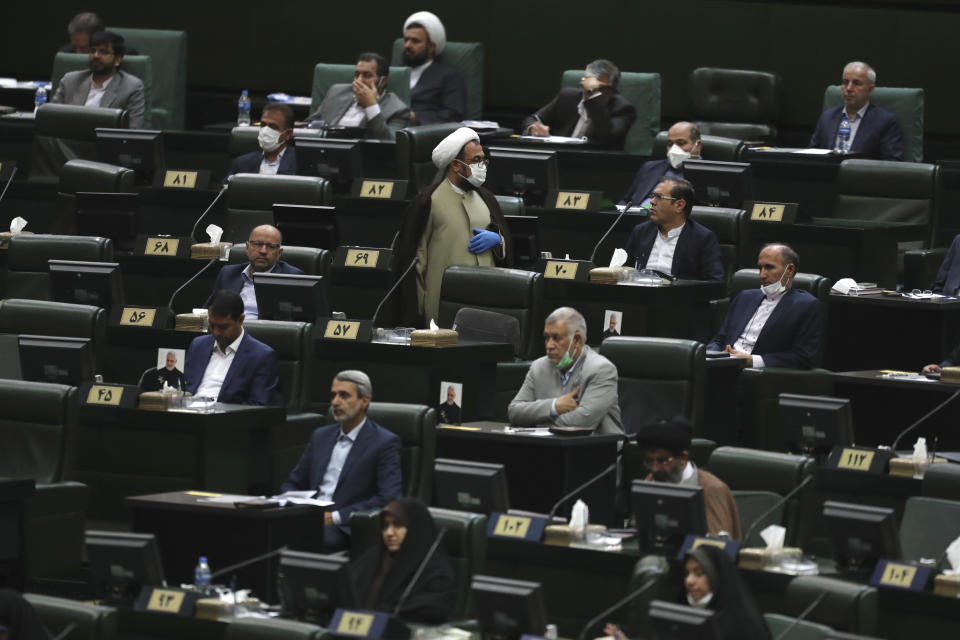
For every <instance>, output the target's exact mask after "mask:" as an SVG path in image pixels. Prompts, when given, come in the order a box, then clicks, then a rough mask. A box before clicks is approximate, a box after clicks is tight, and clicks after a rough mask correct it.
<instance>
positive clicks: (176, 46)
mask: <svg viewBox="0 0 960 640" xmlns="http://www.w3.org/2000/svg"><path fill="white" fill-rule="evenodd" d="M109 28H110V30H112V31H114V32H116V33H118V34H120V35H121V36H123V38H124V40H126V43H127V45H128V46H132V47H135V48H136V49H137V51H139V52H140V53H141V54H143V55H144V56H149V57H150V58H151V63H152V64H151V66H152V72H153V120H152V122H153V124H152V125H151V126H152V127H153V128H154V129H175V130H183V129H186V122H185V120H186V114H187V32H186V31H176V30H168V29H134V28H131V27H109ZM132 57H135V56H127V57H125V58H124V59H123V65H124V66H126V64H127V61H128V60H129V59H130V58H132ZM130 73H133V74H134V75H137V74H136V73H135V72H134V71H132V70H130Z"/></svg>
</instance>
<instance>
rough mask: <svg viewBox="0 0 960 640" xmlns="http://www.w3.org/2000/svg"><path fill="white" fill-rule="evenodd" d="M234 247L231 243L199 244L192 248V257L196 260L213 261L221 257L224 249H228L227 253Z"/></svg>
mask: <svg viewBox="0 0 960 640" xmlns="http://www.w3.org/2000/svg"><path fill="white" fill-rule="evenodd" d="M232 246H233V243H231V242H217V243H216V244H214V243H213V242H198V243H197V244H194V245H191V246H190V257H191V258H193V259H194V260H212V259H213V258H219V257H220V251H221V248H222V247H226V251H227V252H229V251H230V247H232Z"/></svg>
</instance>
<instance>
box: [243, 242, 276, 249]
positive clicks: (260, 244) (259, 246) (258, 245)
mask: <svg viewBox="0 0 960 640" xmlns="http://www.w3.org/2000/svg"><path fill="white" fill-rule="evenodd" d="M247 245H248V246H251V247H253V248H254V249H263V248H264V247H266V248H267V249H270V251H276V250H277V249H279V248H280V243H279V242H261V241H260V240H247Z"/></svg>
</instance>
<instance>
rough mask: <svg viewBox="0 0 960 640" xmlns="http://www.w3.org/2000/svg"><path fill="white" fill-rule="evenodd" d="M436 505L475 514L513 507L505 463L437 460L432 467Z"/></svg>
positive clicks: (505, 510) (502, 510) (449, 459)
mask: <svg viewBox="0 0 960 640" xmlns="http://www.w3.org/2000/svg"><path fill="white" fill-rule="evenodd" d="M433 479H434V486H435V487H436V496H437V506H438V507H441V508H443V509H456V510H459V511H472V512H474V513H486V514H489V513H493V512H494V511H497V512H500V513H506V512H507V510H508V509H509V508H510V493H509V489H508V488H507V471H506V469H505V467H504V466H503V465H502V464H497V463H492V462H473V461H471V460H453V459H451V458H437V459H436V461H435V462H434V467H433Z"/></svg>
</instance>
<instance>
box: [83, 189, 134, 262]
mask: <svg viewBox="0 0 960 640" xmlns="http://www.w3.org/2000/svg"><path fill="white" fill-rule="evenodd" d="M139 211H140V196H139V194H136V193H110V192H99V191H78V192H77V200H76V216H77V233H79V234H80V235H82V236H103V237H104V238H110V239H111V240H113V244H114V246H115V247H116V248H117V249H119V250H124V251H132V250H133V247H134V245H135V243H136V239H137V232H138V230H139V228H140V224H139Z"/></svg>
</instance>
